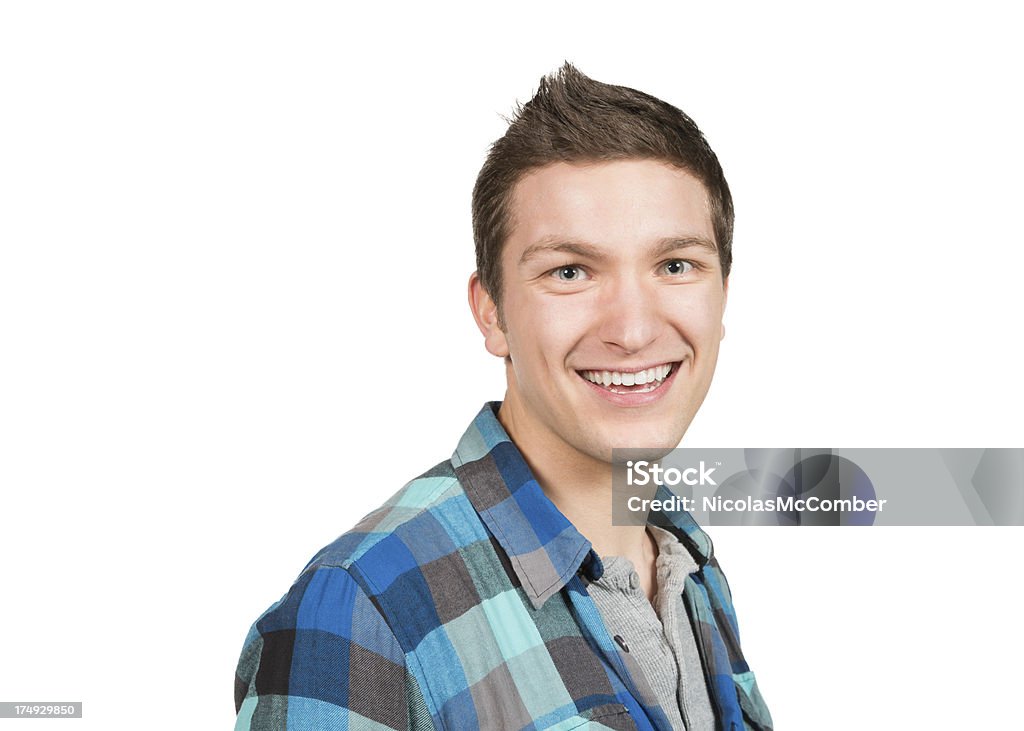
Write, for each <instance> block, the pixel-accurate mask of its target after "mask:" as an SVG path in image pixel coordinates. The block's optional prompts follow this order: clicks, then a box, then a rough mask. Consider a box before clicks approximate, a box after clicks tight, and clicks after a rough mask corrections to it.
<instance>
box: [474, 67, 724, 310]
mask: <svg viewBox="0 0 1024 731" xmlns="http://www.w3.org/2000/svg"><path fill="white" fill-rule="evenodd" d="M627 159H645V160H658V161H661V162H665V163H668V164H669V165H672V166H674V167H677V168H680V169H682V170H685V171H686V172H688V173H690V174H691V175H693V176H694V177H695V178H697V179H698V180H699V181H700V182H701V183H702V184H703V185H704V188H705V189H706V191H707V194H708V202H709V205H710V209H711V224H712V227H713V228H714V233H715V244H716V246H717V247H718V258H719V261H720V262H721V266H722V277H723V279H724V278H725V277H728V276H729V269H730V268H731V266H732V228H733V215H734V214H733V206H732V195H731V194H730V193H729V186H728V184H727V183H726V182H725V175H724V174H723V173H722V166H721V165H720V164H719V163H718V158H717V157H716V156H715V153H714V152H713V151H712V149H711V147H710V145H708V143H707V140H705V139H704V135H703V134H701V131H700V129H699V128H698V127H697V125H696V124H695V123H694V121H693V120H692V119H690V117H688V116H687V115H686V114H685V113H684V112H682V111H681V110H679V109H677V108H676V107H674V106H672V105H671V104H668V103H666V102H663V101H662V100H660V99H657V98H655V97H653V96H651V95H650V94H645V93H643V92H642V91H637V90H636V89H630V88H629V87H625V86H614V85H612V84H604V83H602V82H600V81H595V80H594V79H591V78H589V77H587V76H585V75H584V74H583V73H581V72H580V71H579V70H578V69H577V68H576V67H575V66H573V65H572V64H570V63H569V62H566V63H565V64H564V65H563V66H562V67H561V68H560V69H558V71H556V72H555V73H553V74H548V75H547V76H544V77H543V78H541V80H540V86H539V87H538V89H537V93H536V94H535V95H534V97H533V98H532V99H531V100H530V101H528V102H527V103H526V104H522V105H519V106H518V107H517V108H516V109H515V111H514V112H513V116H512V118H511V119H510V120H509V127H508V130H506V132H505V134H504V135H503V136H502V137H501V138H500V139H499V140H497V141H496V142H495V143H494V144H492V145H491V148H490V151H489V152H488V154H487V159H486V161H485V162H484V165H483V167H482V168H481V169H480V173H479V175H478V176H477V179H476V185H475V186H474V187H473V240H474V243H475V245H476V268H477V273H478V275H479V277H480V281H481V283H482V284H483V287H484V289H486V290H487V292H488V294H489V295H490V296H491V299H492V300H494V302H495V304H496V305H497V307H498V313H499V318H500V313H501V291H502V290H501V287H502V272H501V253H502V250H503V248H504V245H505V241H506V240H507V239H508V237H509V235H510V234H511V232H512V226H513V221H512V220H511V218H512V211H511V202H512V196H513V193H514V191H515V187H516V184H517V183H518V182H519V181H520V180H521V179H522V178H523V176H524V175H526V173H528V172H530V171H532V170H536V169H538V168H541V167H544V166H546V165H550V164H553V163H557V162H568V163H593V162H607V161H613V160H627ZM499 321H500V319H499Z"/></svg>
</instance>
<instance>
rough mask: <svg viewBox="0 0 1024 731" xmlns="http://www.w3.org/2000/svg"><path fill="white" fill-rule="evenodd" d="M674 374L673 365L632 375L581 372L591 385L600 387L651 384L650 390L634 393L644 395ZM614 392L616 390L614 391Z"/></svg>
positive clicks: (636, 372) (611, 372) (657, 367)
mask: <svg viewBox="0 0 1024 731" xmlns="http://www.w3.org/2000/svg"><path fill="white" fill-rule="evenodd" d="M671 372H672V365H671V364H664V365H658V366H654V367H653V368H648V369H647V370H644V371H634V372H631V373H621V372H619V371H581V373H582V375H583V377H584V378H586V379H587V380H588V381H590V382H591V383H596V384H597V385H598V386H604V387H605V388H608V387H609V386H613V385H614V386H644V385H647V384H650V388H645V389H640V390H638V391H633V393H644V392H647V391H653V390H654V389H655V388H657V385H656V384H655V382H657V384H660V383H661V382H662V381H664V380H665V379H666V378H668V374H669V373H671ZM612 390H614V389H612Z"/></svg>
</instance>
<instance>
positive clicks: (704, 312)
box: [478, 160, 727, 462]
mask: <svg viewBox="0 0 1024 731" xmlns="http://www.w3.org/2000/svg"><path fill="white" fill-rule="evenodd" d="M512 226H513V231H512V234H511V236H510V237H509V239H508V241H507V242H506V244H505V248H504V251H503V252H502V262H501V265H502V272H503V282H504V288H503V298H502V313H503V316H504V317H503V319H504V328H503V329H498V328H497V327H496V326H494V327H492V328H491V331H490V332H488V331H487V330H485V334H486V335H487V347H488V350H490V351H491V352H492V353H494V354H495V355H499V356H504V355H508V356H509V360H510V362H509V363H508V365H507V369H508V371H507V376H508V393H507V394H506V398H505V403H504V404H503V406H502V413H501V416H502V421H503V422H504V423H505V424H506V425H510V426H511V427H512V429H511V433H512V436H513V438H514V439H515V440H516V441H517V443H519V444H520V447H522V448H524V451H525V452H526V453H527V454H529V453H530V449H531V448H532V447H539V446H540V445H543V449H544V451H547V452H548V453H552V452H551V450H552V449H554V450H555V451H554V452H553V453H554V454H559V455H561V456H565V457H569V458H572V457H574V456H582V455H586V456H589V457H591V458H593V459H596V460H599V461H602V462H609V461H611V450H612V448H613V447H641V448H650V449H651V450H652V451H655V452H658V453H664V452H667V451H668V450H669V449H672V448H674V447H675V446H676V445H677V444H678V443H679V441H680V439H682V436H683V433H684V432H685V431H686V429H687V427H688V426H689V424H690V422H691V420H692V419H693V416H694V414H695V413H696V412H697V409H698V408H699V407H700V405H701V403H702V402H703V401H704V397H705V395H706V394H707V391H708V387H709V386H710V384H711V377H712V374H713V373H714V370H715V364H716V362H717V359H718V346H719V342H720V341H721V339H722V337H723V336H724V329H723V326H722V315H723V312H724V310H725V303H726V292H727V286H726V283H725V282H723V279H722V269H721V265H720V263H719V258H718V254H717V251H716V250H715V248H714V241H715V238H714V229H713V228H712V224H711V215H710V210H709V206H708V200H707V193H706V191H705V189H704V186H703V185H702V184H701V183H700V182H699V181H698V180H697V179H696V178H694V177H693V176H691V175H690V174H688V173H686V172H683V171H681V170H679V169H677V168H674V167H671V166H669V165H667V164H664V163H661V162H655V161H650V160H626V161H615V162H606V163H596V164H588V165H576V164H567V163H556V164H553V165H549V166H546V167H544V168H540V169H538V170H536V171H533V172H531V173H529V174H528V175H526V176H525V177H524V178H523V179H522V180H521V181H520V182H519V184H518V185H517V186H516V189H515V191H514V195H513V200H512ZM478 319H479V318H478ZM481 327H482V328H484V324H483V323H481Z"/></svg>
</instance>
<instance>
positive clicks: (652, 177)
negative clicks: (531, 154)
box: [507, 160, 717, 263]
mask: <svg viewBox="0 0 1024 731" xmlns="http://www.w3.org/2000/svg"><path fill="white" fill-rule="evenodd" d="M510 203H511V206H510V210H509V214H510V215H509V222H510V224H511V226H510V230H509V240H508V242H507V243H512V242H513V241H514V243H515V245H514V247H513V248H515V249H516V251H515V252H514V253H513V256H514V257H515V259H516V260H517V263H518V261H519V260H521V259H523V258H524V257H525V258H526V259H529V258H531V257H533V256H535V255H536V254H537V253H539V252H544V251H552V250H560V251H562V252H564V253H568V254H572V253H582V252H580V251H579V249H580V247H584V246H590V247H592V248H603V247H606V246H611V248H613V249H614V248H620V247H621V246H622V245H623V244H626V243H629V244H631V245H635V244H641V245H642V246H643V247H644V248H648V249H650V248H663V249H667V248H686V247H694V246H696V247H700V248H710V250H711V251H714V252H717V247H716V246H715V243H714V242H715V236H714V227H713V224H712V217H711V207H710V201H709V197H708V193H707V189H706V188H705V187H704V185H703V183H701V182H700V181H699V180H697V178H695V177H694V176H693V175H691V174H690V173H688V172H686V171H685V170H682V169H680V168H678V167H674V166H671V165H668V164H667V163H663V162H661V161H656V160H615V161H610V162H599V163H580V164H577V163H563V162H560V163H554V164H552V165H546V166H544V167H542V168H538V169H536V170H532V171H530V172H529V173H528V174H527V175H525V176H523V178H522V179H520V180H519V182H518V183H517V184H516V186H515V188H514V189H513V193H512V196H511V201H510ZM574 249H575V251H574Z"/></svg>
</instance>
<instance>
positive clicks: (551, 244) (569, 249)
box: [519, 236, 718, 265]
mask: <svg viewBox="0 0 1024 731" xmlns="http://www.w3.org/2000/svg"><path fill="white" fill-rule="evenodd" d="M690 248H700V249H706V250H707V251H709V252H710V253H712V254H718V247H717V246H715V242H714V241H711V240H710V239H706V238H704V237H703V236H673V237H671V238H666V239H659V240H658V241H657V242H656V243H655V244H654V246H653V247H651V254H650V255H651V257H652V258H655V259H656V258H659V257H662V256H666V255H667V254H671V253H672V252H674V251H679V250H680V249H690ZM549 252H555V253H559V254H572V255H573V256H577V257H580V258H583V259H590V260H592V261H603V260H605V259H607V258H608V255H607V254H605V253H604V252H603V251H601V249H599V248H598V247H596V246H593V245H592V244H586V243H583V242H580V241H572V240H567V239H550V240H542V241H539V242H538V243H536V244H531V245H530V246H527V247H526V250H525V251H524V252H523V255H522V256H520V257H519V264H520V265H522V264H525V263H526V262H527V261H529V260H530V259H532V258H533V257H535V256H538V255H540V254H545V253H549Z"/></svg>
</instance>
